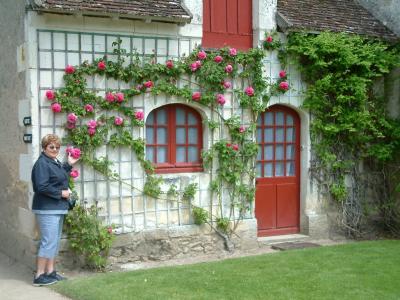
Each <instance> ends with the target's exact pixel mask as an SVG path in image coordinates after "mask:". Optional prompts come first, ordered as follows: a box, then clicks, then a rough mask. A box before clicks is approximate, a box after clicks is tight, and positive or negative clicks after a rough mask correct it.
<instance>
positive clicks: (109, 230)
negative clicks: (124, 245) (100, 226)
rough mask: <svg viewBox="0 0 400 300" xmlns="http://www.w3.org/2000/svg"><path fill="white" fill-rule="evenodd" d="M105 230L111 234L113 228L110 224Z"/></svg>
mask: <svg viewBox="0 0 400 300" xmlns="http://www.w3.org/2000/svg"><path fill="white" fill-rule="evenodd" d="M107 232H108V233H109V234H112V233H113V229H112V227H111V226H110V227H108V228H107Z"/></svg>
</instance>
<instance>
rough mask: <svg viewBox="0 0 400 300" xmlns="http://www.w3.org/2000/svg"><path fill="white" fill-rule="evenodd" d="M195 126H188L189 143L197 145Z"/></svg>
mask: <svg viewBox="0 0 400 300" xmlns="http://www.w3.org/2000/svg"><path fill="white" fill-rule="evenodd" d="M197 140H198V136H197V128H189V144H195V145H197Z"/></svg>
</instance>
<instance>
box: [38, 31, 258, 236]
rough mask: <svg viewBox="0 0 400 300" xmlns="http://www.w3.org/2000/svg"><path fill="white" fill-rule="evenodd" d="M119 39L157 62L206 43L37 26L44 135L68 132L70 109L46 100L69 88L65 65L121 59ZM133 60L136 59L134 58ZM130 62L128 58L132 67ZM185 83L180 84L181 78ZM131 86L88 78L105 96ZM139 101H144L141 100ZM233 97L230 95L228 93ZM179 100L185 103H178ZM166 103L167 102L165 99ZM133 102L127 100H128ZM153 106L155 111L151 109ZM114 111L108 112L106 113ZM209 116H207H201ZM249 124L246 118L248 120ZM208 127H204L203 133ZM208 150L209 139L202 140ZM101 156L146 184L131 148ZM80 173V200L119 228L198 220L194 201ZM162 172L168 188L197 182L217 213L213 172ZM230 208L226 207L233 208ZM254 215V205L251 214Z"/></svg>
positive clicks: (200, 195)
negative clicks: (159, 196)
mask: <svg viewBox="0 0 400 300" xmlns="http://www.w3.org/2000/svg"><path fill="white" fill-rule="evenodd" d="M118 38H120V39H121V40H122V44H121V48H124V49H126V50H127V53H130V51H133V50H136V51H137V52H138V54H139V58H140V59H141V60H142V61H146V62H147V61H149V59H150V58H151V57H153V56H155V57H156V60H157V62H159V63H163V62H165V61H166V60H168V59H178V58H180V57H182V56H187V55H188V54H189V53H191V51H192V50H193V49H194V48H195V47H197V44H198V43H200V42H201V41H200V40H199V39H197V38H190V37H179V38H171V37H159V36H157V37H151V36H139V35H119V34H103V33H88V32H75V31H60V30H43V29H38V30H37V41H38V43H37V44H38V47H37V54H38V55H37V66H38V68H37V72H38V75H37V76H38V77H37V78H38V80H37V91H38V120H39V122H38V123H39V137H37V142H38V143H39V144H40V138H41V137H42V136H43V135H45V134H48V133H55V134H57V135H59V136H60V137H62V136H64V135H65V129H64V123H65V122H66V116H65V113H61V114H54V113H53V112H52V111H51V108H50V102H49V101H48V100H46V97H45V93H46V90H49V89H58V88H61V87H64V81H63V75H64V73H65V70H64V69H65V66H66V65H68V64H70V65H79V64H81V63H83V62H84V61H88V62H89V63H91V62H93V61H94V60H95V59H98V58H102V57H103V56H104V55H107V59H108V60H113V61H115V60H116V56H115V55H114V54H113V52H112V51H113V46H112V43H113V42H115V41H116V40H117V39H118ZM131 60H132V58H131ZM130 62H131V61H126V62H125V63H126V65H128V64H129V63H130ZM179 84H182V83H181V82H178V86H179ZM233 85H234V87H239V88H240V87H243V86H244V82H243V80H241V81H240V82H239V81H238V82H233ZM129 87H130V84H129V83H128V84H126V83H125V82H120V81H116V80H114V79H112V78H108V79H107V78H106V77H105V76H93V77H91V78H87V89H88V90H92V91H95V92H96V94H97V95H99V96H104V95H105V92H106V91H107V90H109V89H111V90H117V89H126V88H129ZM139 99H140V100H139ZM228 99H229V97H228ZM146 101H152V100H151V99H150V97H148V95H139V96H136V97H134V99H133V100H129V106H130V107H132V109H143V111H144V112H145V116H147V115H148V113H149V112H150V111H146V104H145V102H146ZM157 102H160V101H159V100H157V96H154V103H153V104H155V105H154V107H157V104H159V103H157ZM177 103H180V102H177ZM165 104H168V102H167V103H165ZM183 104H184V103H183ZM127 105H128V104H127ZM150 110H151V109H150ZM107 114H109V112H107ZM234 114H239V115H240V116H241V118H242V119H243V118H244V115H245V114H244V111H243V110H242V109H239V108H238V107H234V104H233V101H228V104H227V105H225V107H224V110H223V115H224V117H229V116H231V115H234ZM204 116H205V115H204V114H202V117H204ZM244 122H246V120H244ZM144 131H145V128H132V133H133V134H134V135H135V136H138V137H139V136H140V137H144ZM205 131H206V128H204V131H203V134H206V133H205ZM218 135H219V137H220V138H223V137H224V136H227V132H225V131H224V130H223V129H221V130H220V132H219V134H218ZM206 136H207V135H206ZM203 145H204V148H207V145H208V142H206V143H203ZM64 153H65V146H64V147H62V148H61V151H60V156H63V155H64ZM96 156H97V157H104V156H107V157H108V159H109V160H111V161H112V162H113V163H114V165H113V167H114V171H115V172H117V173H118V174H120V176H121V179H122V180H123V181H125V182H127V183H128V184H129V185H131V186H139V187H143V186H144V180H145V174H144V172H143V170H142V168H141V166H140V163H139V162H138V161H137V160H136V157H135V154H134V153H133V152H132V151H130V150H129V149H116V150H113V149H112V148H111V147H108V146H103V147H101V148H100V149H98V150H97V152H96ZM79 171H80V177H79V178H78V179H77V180H76V184H75V186H76V190H77V192H78V195H79V198H80V199H81V200H82V201H84V203H86V204H87V205H91V204H93V203H94V201H97V205H98V206H99V207H100V208H102V209H101V210H100V216H101V217H102V218H104V220H105V222H107V223H108V224H111V223H114V224H116V225H117V231H119V232H131V231H140V230H143V229H146V228H160V227H161V228H162V227H170V226H181V225H190V224H193V220H192V217H191V205H190V204H189V205H186V204H183V203H176V202H173V201H171V202H170V201H165V200H155V199H153V198H151V197H147V196H146V195H143V194H142V193H141V192H137V191H135V190H132V189H131V188H130V187H129V188H127V187H126V186H125V185H123V184H121V183H120V182H115V181H110V180H108V179H107V178H105V177H104V176H102V175H101V174H98V173H96V172H94V171H93V170H92V169H91V168H87V167H83V166H82V165H80V170H79ZM168 175H171V176H163V178H164V181H165V186H164V188H163V190H165V191H166V190H168V187H169V186H170V185H171V184H175V185H177V186H178V190H179V189H180V187H182V188H184V187H185V186H186V185H187V184H188V183H198V186H199V190H198V191H197V193H196V196H195V198H194V200H193V201H194V203H195V204H196V205H197V206H201V207H204V208H205V209H208V210H212V211H217V208H218V199H215V201H213V203H211V204H210V203H209V199H210V191H209V182H210V177H211V176H212V175H211V174H210V172H206V171H205V172H202V173H186V174H180V175H179V174H168ZM228 209H229V207H228V206H227V207H226V210H227V211H228ZM252 217H253V209H251V211H250V212H249V214H248V215H247V216H246V218H252Z"/></svg>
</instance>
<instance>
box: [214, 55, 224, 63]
mask: <svg viewBox="0 0 400 300" xmlns="http://www.w3.org/2000/svg"><path fill="white" fill-rule="evenodd" d="M214 61H215V62H216V63H217V64H219V63H220V62H221V61H223V58H222V56H221V55H217V56H216V57H214Z"/></svg>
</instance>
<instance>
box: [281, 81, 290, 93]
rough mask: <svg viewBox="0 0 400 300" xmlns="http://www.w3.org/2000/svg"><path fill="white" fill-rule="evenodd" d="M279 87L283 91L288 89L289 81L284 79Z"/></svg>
mask: <svg viewBox="0 0 400 300" xmlns="http://www.w3.org/2000/svg"><path fill="white" fill-rule="evenodd" d="M279 89H280V90H282V91H287V90H288V89H289V83H287V82H286V81H282V82H281V83H280V84H279Z"/></svg>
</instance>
